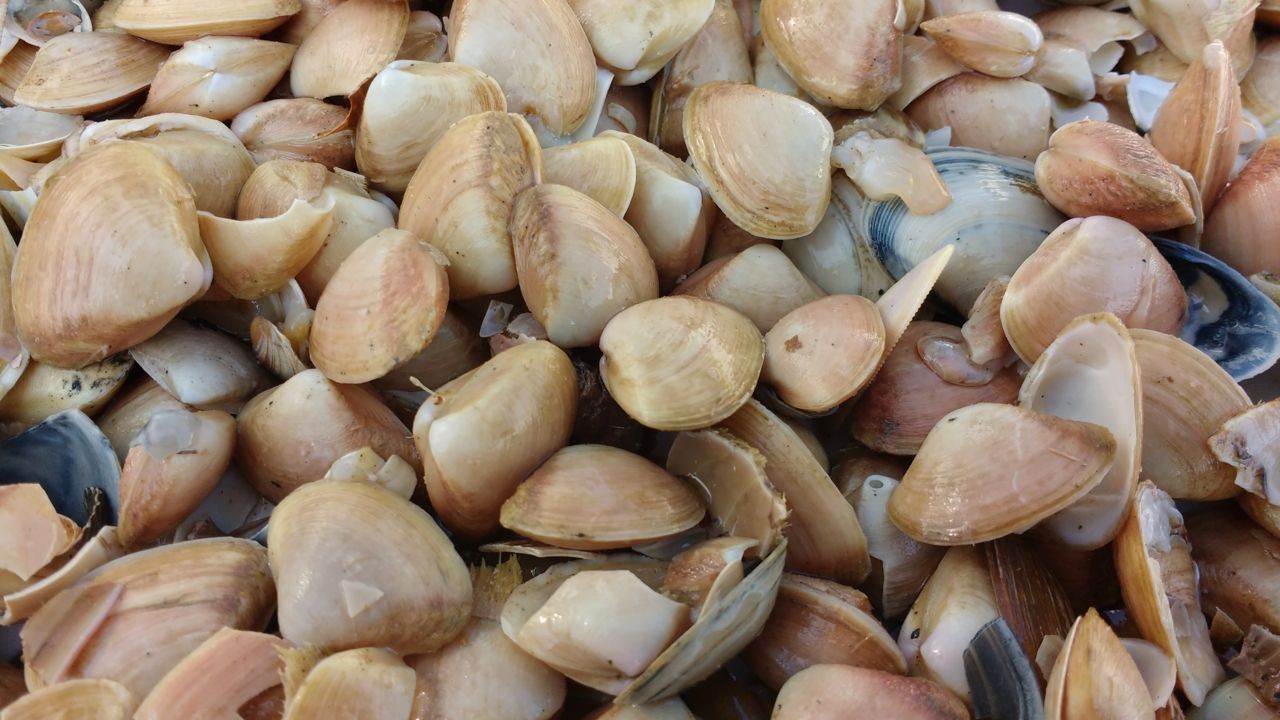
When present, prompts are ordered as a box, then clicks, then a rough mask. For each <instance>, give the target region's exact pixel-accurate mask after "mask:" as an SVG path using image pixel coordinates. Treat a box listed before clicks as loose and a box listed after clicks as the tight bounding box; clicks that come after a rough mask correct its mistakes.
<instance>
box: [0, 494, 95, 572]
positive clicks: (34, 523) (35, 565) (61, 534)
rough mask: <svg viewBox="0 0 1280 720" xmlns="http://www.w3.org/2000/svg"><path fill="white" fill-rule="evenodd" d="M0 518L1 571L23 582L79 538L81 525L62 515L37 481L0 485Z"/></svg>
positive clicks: (69, 547)
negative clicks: (0, 542)
mask: <svg viewBox="0 0 1280 720" xmlns="http://www.w3.org/2000/svg"><path fill="white" fill-rule="evenodd" d="M0 518H2V519H3V520H4V534H3V540H4V550H3V551H0V571H3V572H4V573H5V574H6V575H7V576H11V577H16V578H17V579H18V580H21V581H24V582H25V581H31V580H32V579H33V576H35V575H36V573H38V572H39V571H40V570H42V569H44V568H45V567H46V566H48V565H49V564H50V563H51V562H52V561H53V559H54V558H56V557H58V556H59V555H62V554H63V553H65V552H67V551H68V550H70V549H71V548H72V547H74V546H75V544H76V543H77V542H79V540H80V528H79V526H77V525H76V523H75V522H74V521H73V520H71V519H70V518H67V517H64V516H62V515H59V514H58V511H57V509H56V508H54V506H53V503H52V502H51V501H50V500H49V496H48V495H47V494H46V493H45V491H44V489H43V488H41V487H40V486H39V485H37V484H35V483H16V484H12V485H5V486H4V487H3V488H0Z"/></svg>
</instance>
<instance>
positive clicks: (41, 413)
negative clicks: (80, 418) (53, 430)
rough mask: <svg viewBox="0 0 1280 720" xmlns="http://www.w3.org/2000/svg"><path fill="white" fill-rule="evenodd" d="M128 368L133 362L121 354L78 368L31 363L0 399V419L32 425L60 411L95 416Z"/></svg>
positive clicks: (118, 388)
mask: <svg viewBox="0 0 1280 720" xmlns="http://www.w3.org/2000/svg"><path fill="white" fill-rule="evenodd" d="M132 369H133V361H132V360H130V359H129V357H128V356H127V355H125V354H124V353H121V354H119V355H113V356H111V357H109V358H107V359H106V360H103V361H102V362H97V363H93V364H91V365H86V366H84V367H83V368H80V369H79V370H67V369H64V368H59V367H54V366H52V365H45V364H44V363H38V362H37V363H31V364H30V365H28V366H27V368H26V370H25V371H24V372H23V373H22V376H21V377H19V378H18V381H17V382H15V383H14V384H13V387H12V388H10V389H9V392H8V393H6V394H5V396H4V399H3V400H0V419H4V420H7V421H10V422H20V423H23V424H26V425H34V424H36V423H38V422H40V421H42V420H44V419H45V418H48V417H50V416H52V415H54V414H56V413H59V412H62V411H63V410H70V409H76V410H80V411H81V412H83V413H85V414H86V415H95V414H97V412H98V411H99V410H101V409H102V407H103V406H104V405H106V404H107V403H108V402H110V401H111V398H112V397H113V396H114V395H115V394H116V392H117V391H119V390H120V387H121V386H122V385H123V384H124V381H125V380H126V379H127V378H128V377H129V371H130V370H132Z"/></svg>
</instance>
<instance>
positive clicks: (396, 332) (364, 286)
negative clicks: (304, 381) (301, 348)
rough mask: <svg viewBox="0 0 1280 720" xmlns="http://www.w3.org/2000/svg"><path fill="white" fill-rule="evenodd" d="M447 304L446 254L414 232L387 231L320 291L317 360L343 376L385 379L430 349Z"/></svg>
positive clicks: (329, 373) (314, 332) (335, 376)
mask: <svg viewBox="0 0 1280 720" xmlns="http://www.w3.org/2000/svg"><path fill="white" fill-rule="evenodd" d="M448 303H449V277H448V275H446V274H445V261H444V258H443V257H442V256H441V255H440V252H439V251H438V250H436V249H435V248H433V247H431V246H430V245H427V244H426V243H424V242H422V241H421V240H419V239H418V238H417V237H415V236H414V235H413V234H411V233H407V232H405V231H403V230H395V229H393V228H388V229H386V230H383V231H382V232H380V233H378V234H377V235H374V236H373V237H371V238H369V239H368V240H366V241H365V242H364V243H363V244H361V245H360V246H359V247H357V248H356V249H355V251H354V252H352V253H351V255H349V256H348V257H347V259H346V260H344V261H342V265H340V266H339V267H338V271H337V272H336V273H334V275H333V277H332V278H331V279H330V280H329V284H328V285H326V286H325V289H324V293H323V294H321V295H320V301H319V302H318V303H316V316H315V320H314V322H313V324H312V326H311V361H312V362H313V363H315V366H316V367H317V368H319V369H320V371H321V372H323V373H324V374H325V376H326V377H328V378H329V379H330V380H335V381H337V382H344V383H362V382H368V381H370V380H375V379H377V378H380V377H382V376H383V375H386V374H387V373H388V372H390V371H391V370H392V369H393V368H396V367H398V366H400V365H403V364H404V363H405V362H407V361H408V360H410V359H411V358H412V357H413V356H415V355H417V354H418V353H419V352H421V351H422V350H423V349H424V348H426V346H427V344H428V343H430V342H431V338H432V337H434V336H435V333H436V330H438V329H439V328H440V324H441V323H442V322H444V314H445V308H446V306H447V305H448Z"/></svg>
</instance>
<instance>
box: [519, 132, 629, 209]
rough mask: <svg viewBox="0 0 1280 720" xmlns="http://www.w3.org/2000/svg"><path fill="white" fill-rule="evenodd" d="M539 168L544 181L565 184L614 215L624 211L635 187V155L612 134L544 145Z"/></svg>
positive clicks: (624, 143)
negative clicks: (579, 140)
mask: <svg viewBox="0 0 1280 720" xmlns="http://www.w3.org/2000/svg"><path fill="white" fill-rule="evenodd" d="M542 171H543V176H544V180H546V182H548V183H555V184H557V185H567V186H568V187H571V188H573V189H574V190H577V191H578V192H581V193H583V194H585V195H587V196H588V197H590V198H591V199H592V200H595V201H596V202H598V203H600V204H601V205H604V206H605V207H607V208H609V210H611V211H612V212H613V213H614V214H615V215H617V216H618V217H623V216H625V215H626V212H627V208H628V207H630V206H631V196H632V195H633V194H634V193H635V189H636V159H635V155H634V154H633V153H632V152H631V148H630V147H629V146H628V145H627V143H626V142H624V141H623V140H621V139H619V138H616V137H608V136H606V137H595V138H591V139H589V140H583V141H582V142H578V143H573V144H572V145H561V146H559V147H553V148H548V149H547V150H546V151H544V152H543V153H542Z"/></svg>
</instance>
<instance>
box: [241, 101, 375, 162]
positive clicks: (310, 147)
mask: <svg viewBox="0 0 1280 720" xmlns="http://www.w3.org/2000/svg"><path fill="white" fill-rule="evenodd" d="M348 121H349V118H348V117H347V110H346V109H345V108H342V107H339V106H338V105H330V104H329V103H326V102H322V101H320V100H316V99H315V98H285V99H281V100H268V101H266V102H262V103H258V104H257V105H251V106H249V107H247V108H245V109H244V110H243V111H242V112H241V113H240V114H239V115H236V116H235V119H233V120H232V121H231V131H232V132H234V133H235V134H236V136H237V137H239V138H240V141H241V142H243V143H244V146H245V148H246V149H247V150H248V151H249V152H250V154H252V155H253V158H254V160H255V161H256V162H260V163H265V162H267V161H268V160H310V161H313V162H318V163H322V164H324V165H325V166H326V167H330V168H335V167H340V168H344V169H347V170H354V169H355V167H356V161H355V148H354V142H355V131H354V130H352V129H351V128H350V127H348Z"/></svg>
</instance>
